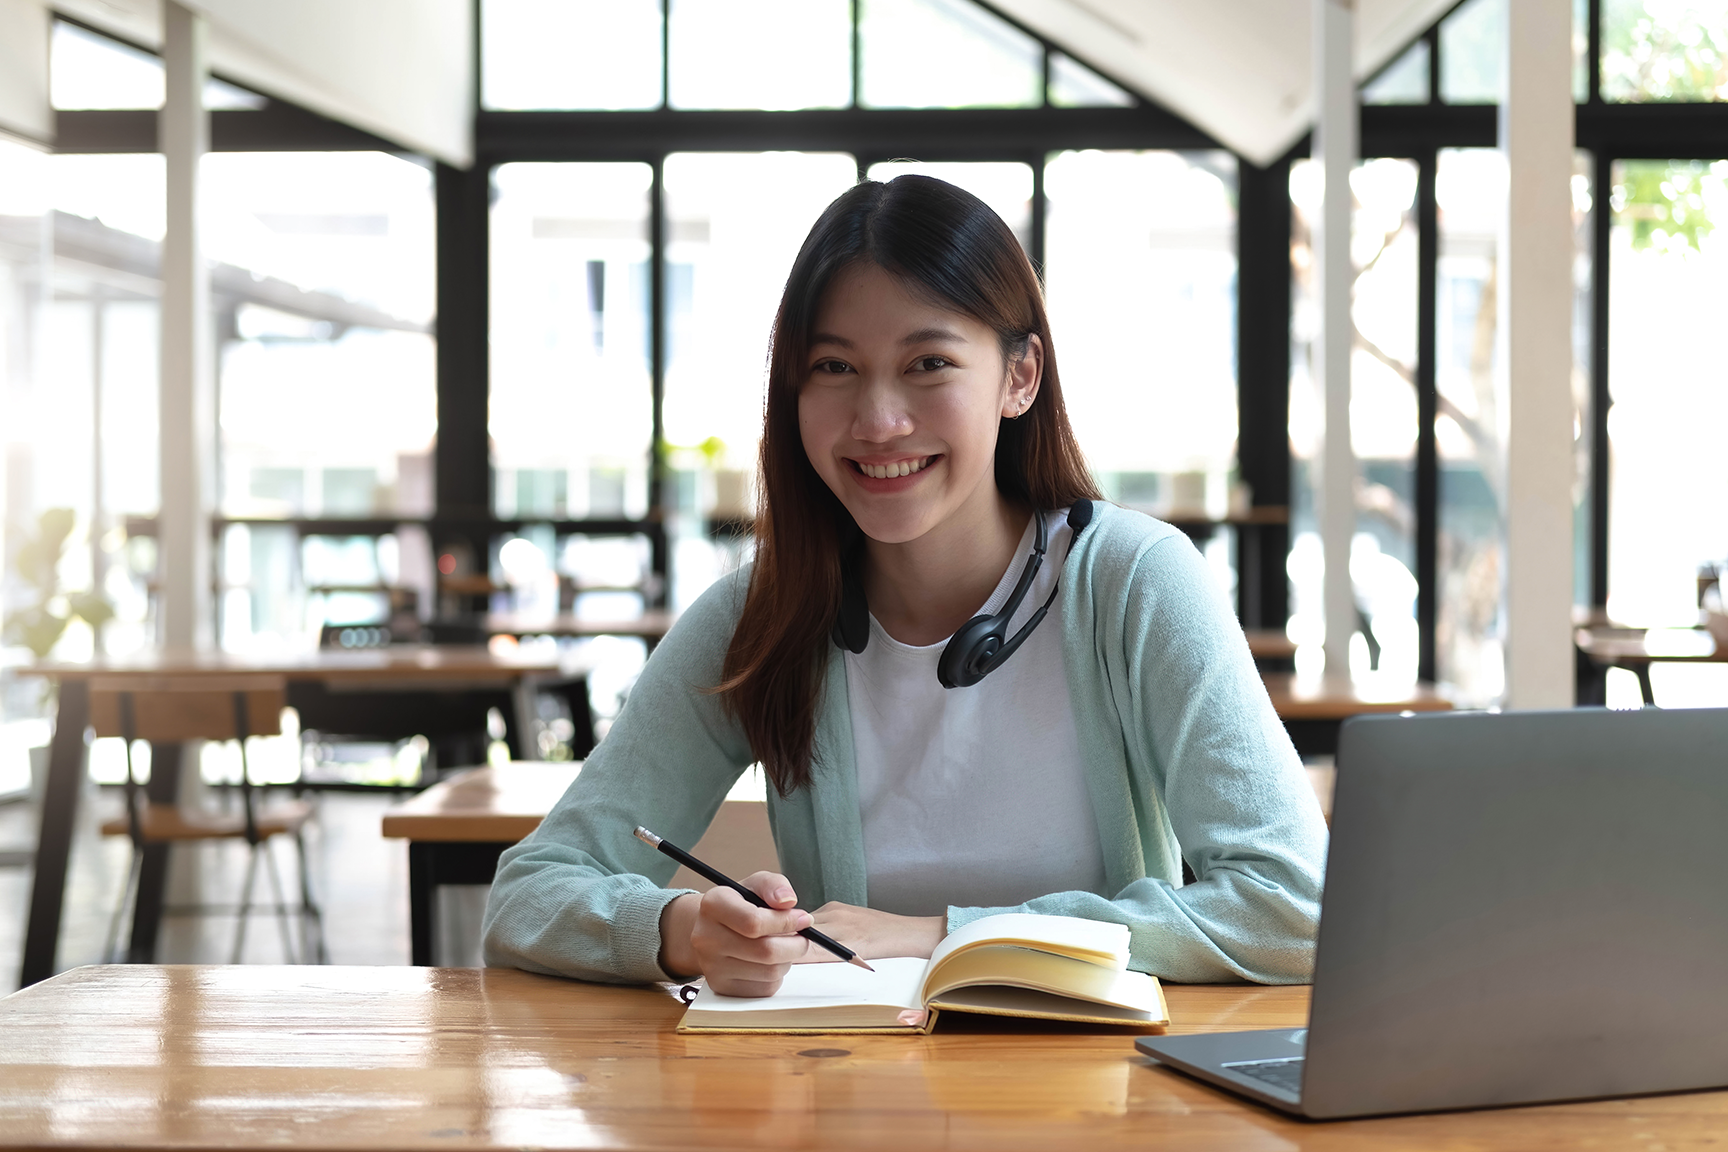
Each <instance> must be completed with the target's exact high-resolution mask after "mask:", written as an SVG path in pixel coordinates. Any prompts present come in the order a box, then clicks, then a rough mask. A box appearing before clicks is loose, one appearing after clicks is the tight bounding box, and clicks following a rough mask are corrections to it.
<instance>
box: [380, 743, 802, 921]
mask: <svg viewBox="0 0 1728 1152" xmlns="http://www.w3.org/2000/svg"><path fill="white" fill-rule="evenodd" d="M581 770H582V765H581V763H580V762H577V763H566V764H552V763H547V762H545V761H534V762H531V763H521V762H514V763H509V764H494V765H491V766H489V767H486V768H470V769H468V770H467V771H465V772H459V773H457V774H456V775H454V776H451V777H450V778H448V779H446V780H441V781H439V782H438V783H437V784H434V785H433V786H432V787H430V788H428V789H426V791H424V792H422V793H420V794H419V795H418V796H415V797H413V798H412V799H410V800H407V801H404V802H403V803H401V804H398V805H396V806H394V807H392V808H391V809H390V810H389V811H387V812H385V813H384V820H383V825H382V828H383V833H384V835H385V836H386V837H387V838H392V839H402V840H417V841H422V842H431V843H441V844H461V843H492V844H514V843H515V842H516V841H518V840H520V839H522V837H524V836H526V835H528V833H530V832H532V831H534V829H536V828H538V827H539V826H540V822H541V821H542V820H544V819H545V818H546V813H548V812H550V811H551V810H552V805H554V804H556V803H557V802H558V798H559V797H561V796H563V795H564V792H565V790H566V789H568V788H569V787H570V783H571V781H573V780H575V779H576V776H577V775H578V774H579V773H580V772H581ZM647 818H649V819H651V817H647ZM679 847H681V848H682V847H684V845H682V844H681V845H679ZM690 851H691V852H693V853H695V855H696V858H697V859H698V860H702V861H704V862H705V863H707V864H710V865H712V866H713V867H715V868H718V869H720V871H722V872H724V873H726V875H728V876H731V877H733V878H734V879H738V880H742V879H744V878H745V877H746V876H749V875H750V874H751V873H753V872H761V871H769V872H771V871H776V870H778V869H779V867H780V861H779V857H778V855H777V854H776V853H775V850H774V835H773V832H772V830H771V829H770V827H769V824H768V805H767V804H766V803H765V802H764V801H761V800H726V801H724V802H722V803H721V805H720V810H719V811H718V812H716V813H714V819H713V821H711V822H710V823H709V825H708V830H707V831H706V832H704V833H703V834H702V839H701V840H700V841H698V842H697V843H696V844H694V845H691V846H690ZM668 886H669V887H672V888H694V889H696V890H697V891H698V892H706V891H707V890H708V889H709V888H712V887H713V885H712V884H711V883H709V882H708V881H707V880H704V879H703V878H702V877H700V876H698V875H696V873H694V872H692V871H690V870H689V869H688V868H683V867H680V868H679V869H678V871H677V873H676V874H675V875H674V876H673V877H672V879H671V881H670V882H669V883H668Z"/></svg>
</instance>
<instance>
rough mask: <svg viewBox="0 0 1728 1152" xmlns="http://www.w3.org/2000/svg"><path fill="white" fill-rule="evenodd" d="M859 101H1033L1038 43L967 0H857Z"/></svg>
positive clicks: (951, 104)
mask: <svg viewBox="0 0 1728 1152" xmlns="http://www.w3.org/2000/svg"><path fill="white" fill-rule="evenodd" d="M858 33H859V37H860V38H861V40H862V44H861V46H860V48H859V52H860V55H861V56H862V57H863V72H864V74H863V76H862V78H861V83H860V96H861V101H862V103H864V104H865V105H867V106H869V107H872V108H1031V107H1036V106H1037V105H1040V104H1042V103H1043V102H1044V91H1043V89H1044V80H1043V63H1042V60H1043V57H1042V52H1043V46H1042V45H1040V44H1039V43H1038V41H1037V40H1035V39H1034V38H1033V37H1031V36H1028V35H1026V33H1024V32H1022V31H1020V30H1019V29H1018V28H1016V27H1014V26H1013V25H1011V24H1009V23H1008V22H1007V21H1005V20H1003V19H1001V18H1000V17H998V16H996V15H994V14H992V13H990V12H986V11H985V10H984V9H983V8H981V7H979V6H978V5H977V4H974V3H972V0H859V27H858Z"/></svg>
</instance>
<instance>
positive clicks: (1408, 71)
mask: <svg viewBox="0 0 1728 1152" xmlns="http://www.w3.org/2000/svg"><path fill="white" fill-rule="evenodd" d="M1362 103H1364V104H1426V103H1428V41H1426V40H1418V41H1416V43H1414V44H1412V45H1410V47H1408V48H1406V49H1405V50H1404V54H1403V55H1402V56H1400V57H1398V59H1396V60H1394V61H1392V63H1390V64H1388V65H1386V67H1385V68H1383V69H1382V70H1381V72H1380V75H1378V76H1376V77H1375V78H1374V79H1373V80H1371V81H1369V82H1368V83H1367V84H1364V85H1363V86H1362Z"/></svg>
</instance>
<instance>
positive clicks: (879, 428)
mask: <svg viewBox="0 0 1728 1152" xmlns="http://www.w3.org/2000/svg"><path fill="white" fill-rule="evenodd" d="M911 431H912V414H911V413H910V412H909V411H908V410H907V406H906V403H905V400H904V397H902V396H901V395H900V394H899V390H898V389H896V388H890V387H884V386H881V385H875V384H871V385H866V386H865V387H864V388H861V389H859V392H858V407H857V409H856V410H855V411H854V413H853V416H852V435H853V437H854V438H855V439H858V440H862V441H865V442H868V443H873V444H880V443H885V442H886V441H889V440H893V439H896V438H897V437H900V436H905V435H907V434H909V433H910V432H911Z"/></svg>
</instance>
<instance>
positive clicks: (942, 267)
mask: <svg viewBox="0 0 1728 1152" xmlns="http://www.w3.org/2000/svg"><path fill="white" fill-rule="evenodd" d="M865 262H868V263H872V264H876V265H878V266H880V267H881V268H882V269H883V270H884V271H886V272H888V273H889V274H891V275H893V276H894V277H896V278H897V279H898V280H900V281H901V282H902V283H903V284H904V285H905V286H906V287H907V288H908V289H909V290H911V291H913V292H914V293H917V294H918V295H921V296H923V297H925V298H927V299H930V300H933V301H935V302H937V303H939V304H940V305H942V306H943V307H945V308H950V309H953V310H954V311H956V312H959V313H961V314H963V315H965V316H969V317H971V318H972V319H974V320H977V321H978V322H979V323H982V324H985V325H988V326H989V327H990V328H991V329H992V330H993V331H994V332H995V333H996V336H997V339H998V340H999V341H1000V343H1001V348H1002V355H1003V359H1004V360H1005V361H1006V362H1009V363H1012V362H1013V361H1014V360H1015V359H1017V358H1018V357H1019V356H1021V355H1024V354H1025V350H1026V346H1027V344H1028V337H1030V336H1032V335H1036V336H1037V337H1038V338H1039V340H1040V341H1041V342H1042V343H1043V346H1044V375H1043V382H1042V384H1041V385H1040V387H1039V389H1038V393H1037V397H1036V398H1035V399H1034V401H1033V403H1032V406H1031V408H1029V409H1028V410H1027V411H1026V412H1025V413H1024V414H1023V415H1021V416H1020V417H1019V418H1018V419H1015V420H1003V421H1002V422H1001V426H1000V428H999V429H998V434H997V441H996V464H995V471H996V487H997V488H998V489H999V490H1000V491H1001V492H1002V494H1003V495H1004V496H1005V497H1007V498H1008V499H1009V500H1010V501H1012V502H1014V503H1015V504H1018V505H1022V506H1025V507H1027V508H1029V509H1034V508H1035V509H1049V508H1061V507H1066V506H1067V505H1069V504H1072V503H1073V502H1074V501H1076V500H1079V499H1083V498H1093V499H1096V498H1097V496H1098V492H1097V488H1096V487H1095V486H1094V484H1093V482H1092V477H1091V474H1090V473H1089V472H1088V471H1087V469H1086V462H1085V459H1084V458H1083V457H1082V456H1081V454H1080V447H1079V445H1078V444H1077V443H1075V440H1074V432H1073V429H1072V428H1070V427H1069V424H1068V413H1067V410H1066V409H1065V408H1064V407H1063V404H1062V388H1061V382H1060V379H1059V378H1058V376H1057V372H1056V353H1055V348H1054V346H1053V345H1052V343H1051V340H1050V322H1049V319H1048V317H1046V315H1045V313H1044V299H1043V295H1042V293H1041V292H1040V290H1039V287H1038V278H1037V276H1036V275H1035V274H1034V273H1033V271H1032V265H1031V263H1030V262H1029V261H1028V260H1027V259H1026V254H1025V252H1024V251H1022V250H1021V248H1020V243H1019V241H1018V240H1016V239H1015V238H1014V233H1013V232H1011V231H1010V230H1009V228H1008V225H1006V224H1005V223H1003V222H1002V218H1001V217H1000V216H998V215H996V213H995V212H993V211H991V210H990V208H989V206H988V205H986V204H985V203H984V202H983V201H982V200H979V199H978V198H977V197H976V196H973V195H972V194H971V193H969V192H966V191H964V190H962V189H960V188H956V187H955V186H954V185H952V184H948V183H945V182H944V181H941V180H933V179H931V178H930V177H928V176H900V177H898V178H896V179H895V180H893V181H892V182H891V183H887V184H881V183H877V182H875V181H866V182H864V183H861V184H859V185H857V186H856V187H854V188H852V189H851V190H850V191H848V192H846V193H845V194H844V195H842V196H841V197H840V198H839V199H837V200H835V201H834V203H832V204H830V205H829V206H828V209H827V210H826V211H825V212H823V213H822V216H821V218H820V219H819V220H817V221H816V226H815V227H813V228H812V229H811V230H810V235H809V236H808V237H806V238H805V240H804V246H803V247H802V248H800V249H799V251H798V258H797V259H796V260H795V261H793V264H792V272H791V275H789V276H788V277H787V279H786V291H785V293H784V294H783V295H782V296H781V298H780V311H779V312H778V314H777V315H776V316H775V318H774V342H773V347H772V350H771V352H770V355H769V363H768V399H767V403H766V405H765V408H764V413H763V423H762V459H761V467H762V485H761V498H760V502H759V507H758V508H757V514H756V563H755V568H754V570H753V571H752V573H751V576H750V588H749V592H748V595H747V596H746V599H745V602H744V611H743V614H742V615H741V616H740V617H739V619H738V627H737V630H736V631H734V632H733V634H732V644H731V646H730V647H729V648H728V649H727V651H726V662H725V665H724V671H723V673H722V676H723V678H722V681H721V683H720V685H719V687H718V691H719V692H720V694H721V696H722V698H723V700H724V702H725V705H726V708H727V710H728V711H729V712H731V713H732V715H734V716H735V717H736V718H737V719H738V721H739V723H740V724H741V725H742V726H743V728H744V732H745V735H746V737H747V738H748V739H749V741H750V750H751V751H752V752H753V753H754V754H755V756H756V758H757V759H758V760H760V761H761V762H762V768H763V771H764V772H766V773H767V776H768V779H770V780H772V781H773V782H774V787H775V788H776V789H777V790H778V791H779V793H780V795H782V796H788V795H790V794H791V793H792V792H793V790H795V789H797V788H800V787H803V786H805V785H807V784H809V783H810V775H811V755H812V744H813V742H814V739H815V731H816V705H817V700H818V698H819V697H820V694H821V691H822V679H823V675H824V671H825V669H826V667H827V657H828V645H829V643H830V640H829V632H830V629H831V628H832V627H833V623H834V618H835V616H836V615H837V614H838V613H839V611H840V584H841V579H840V575H841V570H842V567H843V565H845V564H856V563H860V562H861V561H862V555H863V549H862V543H863V533H862V532H861V531H860V530H859V528H858V525H857V522H856V521H854V520H853V519H852V514H851V513H849V512H848V511H846V508H845V506H844V505H843V504H841V503H840V500H839V498H838V497H836V496H835V495H834V493H833V492H832V491H830V490H829V488H828V485H827V484H825V483H824V482H823V480H822V478H821V477H820V476H819V475H817V473H816V469H815V468H814V467H813V466H812V465H811V463H810V460H809V457H808V456H807V455H806V454H805V451H804V442H803V439H802V437H801V436H800V434H799V431H798V394H799V391H800V389H801V388H802V387H803V385H804V382H805V377H806V376H807V375H808V365H806V364H805V359H806V358H807V357H808V355H809V348H810V334H811V331H812V328H813V327H814V324H815V321H816V314H817V311H818V309H819V308H820V307H821V303H822V296H823V293H824V292H826V291H827V289H828V286H829V284H830V283H832V282H833V280H834V278H835V277H836V276H837V275H838V274H839V273H840V272H842V271H843V270H845V269H847V268H849V267H852V266H854V265H857V264H860V263H865Z"/></svg>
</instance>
